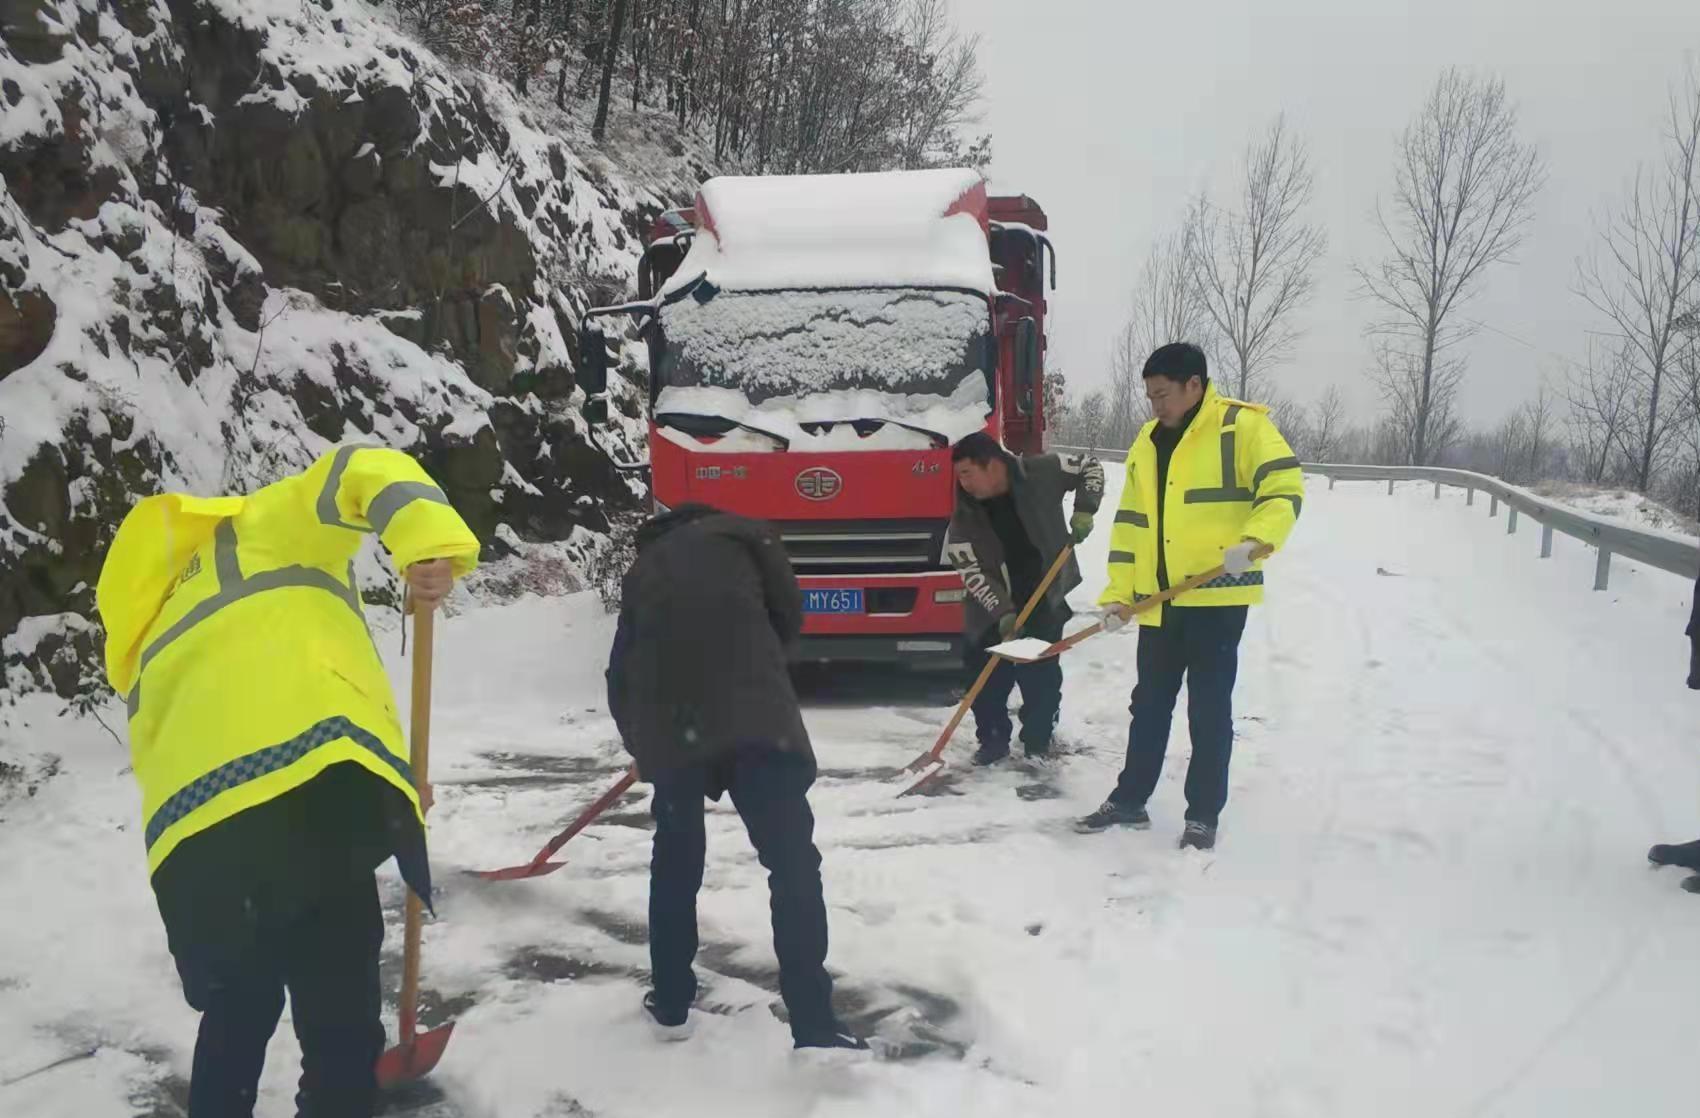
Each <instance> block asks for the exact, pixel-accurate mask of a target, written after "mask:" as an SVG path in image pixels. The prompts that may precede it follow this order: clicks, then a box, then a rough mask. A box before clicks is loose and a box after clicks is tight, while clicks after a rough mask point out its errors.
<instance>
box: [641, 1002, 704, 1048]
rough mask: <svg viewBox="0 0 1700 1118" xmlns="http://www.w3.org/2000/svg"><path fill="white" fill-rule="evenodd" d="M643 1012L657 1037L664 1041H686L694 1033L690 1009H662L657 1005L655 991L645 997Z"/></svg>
mask: <svg viewBox="0 0 1700 1118" xmlns="http://www.w3.org/2000/svg"><path fill="white" fill-rule="evenodd" d="M643 1011H644V1013H645V1015H647V1016H648V1017H649V1023H650V1027H651V1028H652V1029H653V1030H654V1032H655V1035H656V1036H657V1037H659V1038H661V1039H662V1040H684V1039H686V1038H687V1037H689V1036H690V1035H691V1033H692V1032H693V1031H694V1029H693V1026H692V1024H691V1011H690V1010H689V1009H688V1008H687V1009H679V1010H672V1009H662V1008H661V1006H659V1005H658V1004H656V1001H655V991H653V990H651V991H650V992H649V993H647V994H645V995H644V996H643Z"/></svg>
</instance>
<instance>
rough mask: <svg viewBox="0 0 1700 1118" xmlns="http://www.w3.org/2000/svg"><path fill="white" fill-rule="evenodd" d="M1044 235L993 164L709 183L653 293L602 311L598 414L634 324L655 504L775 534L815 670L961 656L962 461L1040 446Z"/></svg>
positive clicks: (588, 373) (1029, 206)
mask: <svg viewBox="0 0 1700 1118" xmlns="http://www.w3.org/2000/svg"><path fill="white" fill-rule="evenodd" d="M1045 226H1046V222H1045V215H1044V212H1043V210H1042V209H1040V207H1039V206H1038V205H1037V203H1035V202H1033V201H1032V200H1031V199H1029V198H1026V197H1024V196H1015V197H990V196H988V194H987V191H986V186H985V183H984V181H983V180H982V179H981V178H980V177H979V175H978V174H977V173H975V172H973V171H965V170H947V171H922V172H900V173H892V174H876V175H824V176H774V177H761V178H718V179H712V180H710V181H709V182H707V183H704V184H703V187H702V189H701V190H700V191H699V193H698V196H697V198H696V203H695V205H694V206H692V207H691V208H689V209H682V210H675V211H670V212H667V213H664V214H662V215H661V217H660V218H659V219H658V220H657V221H656V223H655V226H654V228H653V229H652V231H651V234H650V237H649V242H648V245H647V247H646V250H645V252H644V255H643V258H642V260H641V261H640V264H639V268H638V295H639V301H638V302H636V303H632V304H627V305H625V306H623V307H617V308H601V309H598V310H593V311H591V312H589V313H588V314H587V315H586V322H585V326H584V331H583V335H582V338H581V357H582V360H581V369H580V379H581V383H582V384H583V386H584V387H585V389H586V392H587V399H589V400H591V401H595V399H596V398H597V394H598V393H600V392H603V391H605V389H606V363H607V352H606V348H605V342H604V334H603V332H602V330H601V328H600V325H599V324H598V321H597V320H598V319H602V318H606V317H608V316H618V315H626V316H630V317H631V319H632V320H633V321H634V322H635V323H636V325H637V328H638V330H637V333H638V336H639V337H640V338H641V339H642V341H643V343H644V347H645V351H646V354H647V358H648V385H647V400H646V404H647V414H648V419H649V464H650V476H651V490H652V494H653V498H654V502H655V505H656V508H657V509H658V510H660V509H666V508H676V507H678V506H679V505H682V504H685V503H687V502H697V503H702V504H708V505H712V506H714V507H716V508H720V509H724V510H726V511H728V512H733V513H737V514H740V515H744V516H751V517H756V518H760V519H763V520H767V521H769V522H771V523H772V524H774V526H775V527H776V528H777V529H778V531H779V533H780V536H781V538H782V540H783V541H784V545H785V548H786V552H787V554H788V555H789V557H790V560H791V563H792V565H793V568H794V569H795V571H796V573H797V577H798V581H799V583H800V584H801V586H802V589H803V596H804V610H805V615H806V622H805V626H804V632H803V639H802V643H801V650H800V657H801V658H802V659H804V660H814V661H884V662H896V663H902V664H906V665H911V666H917V667H935V666H937V667H944V666H949V667H955V666H957V665H959V664H960V662H961V657H962V644H963V638H962V601H963V587H962V582H961V579H960V578H959V577H958V575H957V573H956V571H955V570H954V569H953V568H952V567H951V565H950V563H949V561H948V560H947V559H946V558H945V532H946V528H947V526H948V524H949V521H950V516H951V511H952V507H953V503H954V499H955V481H954V476H953V473H952V469H951V463H950V448H951V445H952V444H953V443H955V442H956V441H957V440H959V439H961V438H962V437H963V436H965V435H967V434H969V433H970V432H973V431H987V432H990V433H991V434H993V435H994V436H996V437H998V438H999V439H1001V440H1002V441H1003V442H1004V444H1005V445H1006V446H1008V447H1009V448H1010V449H1011V450H1012V451H1015V452H1016V453H1037V452H1039V451H1040V450H1042V449H1043V445H1044V430H1045V416H1044V400H1045V392H1044V368H1043V362H1044V349H1045V312H1046V306H1047V305H1046V300H1045V292H1046V289H1047V287H1046V283H1047V279H1048V280H1049V281H1050V282H1051V283H1052V284H1054V281H1055V256H1054V253H1053V250H1052V249H1051V247H1050V243H1049V241H1048V240H1047V239H1046V237H1045ZM1047 257H1049V259H1047ZM1047 264H1049V269H1047Z"/></svg>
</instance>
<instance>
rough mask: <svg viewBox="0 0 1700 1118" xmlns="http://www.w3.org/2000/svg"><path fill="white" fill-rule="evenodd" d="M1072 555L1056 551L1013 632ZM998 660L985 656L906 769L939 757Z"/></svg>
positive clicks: (920, 766) (1069, 549) (1071, 548)
mask: <svg viewBox="0 0 1700 1118" xmlns="http://www.w3.org/2000/svg"><path fill="white" fill-rule="evenodd" d="M1073 554H1074V545H1073V544H1069V545H1067V546H1066V547H1064V548H1063V549H1062V550H1061V551H1059V552H1058V553H1057V557H1056V558H1055V559H1054V560H1052V561H1051V569H1050V570H1048V571H1046V572H1045V577H1044V578H1042V579H1040V580H1039V585H1038V588H1037V589H1035V590H1034V591H1033V593H1032V595H1031V596H1030V597H1029V598H1028V599H1027V604H1026V605H1025V606H1022V607H1021V612H1020V613H1018V614H1016V615H1015V630H1014V631H1015V632H1020V631H1021V627H1022V626H1023V625H1025V624H1027V619H1028V618H1029V617H1031V616H1032V615H1033V611H1034V610H1035V609H1037V608H1038V607H1039V603H1040V602H1042V601H1044V600H1045V591H1047V590H1049V589H1050V588H1051V583H1053V582H1055V581H1056V580H1057V575H1058V574H1060V573H1062V569H1063V567H1064V565H1066V564H1067V563H1068V557H1069V556H1070V555H1073ZM1002 661H1003V657H1001V656H999V655H997V654H996V653H993V654H992V655H991V656H989V657H987V658H986V666H985V667H983V668H981V669H980V677H979V678H978V679H976V680H975V681H974V686H972V687H970V688H969V689H968V691H967V693H966V694H964V695H963V696H962V701H961V702H960V703H957V704H956V713H954V714H952V715H951V716H950V721H949V722H947V723H945V727H944V730H943V732H941V733H940V734H939V739H938V740H937V741H935V742H934V743H933V747H932V748H931V749H929V750H927V751H926V752H925V753H923V754H921V755H920V756H919V757H917V758H915V759H914V760H913V761H911V762H909V766H908V768H907V770H906V771H908V772H920V771H921V770H922V769H924V768H926V767H927V766H928V765H930V764H932V763H933V762H934V761H937V760H938V759H939V758H940V757H941V756H943V754H944V747H945V746H947V745H949V744H950V738H951V735H952V734H954V733H956V728H957V727H958V726H960V725H962V720H963V719H964V718H966V717H967V716H968V710H969V708H970V707H972V706H973V705H974V700H975V699H977V698H979V697H980V692H981V691H982V690H984V688H985V686H986V682H987V681H988V680H990V679H991V678H992V673H993V672H995V671H997V668H998V664H1000V663H1001V662H1002Z"/></svg>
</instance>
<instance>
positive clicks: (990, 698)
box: [968, 610, 1072, 753]
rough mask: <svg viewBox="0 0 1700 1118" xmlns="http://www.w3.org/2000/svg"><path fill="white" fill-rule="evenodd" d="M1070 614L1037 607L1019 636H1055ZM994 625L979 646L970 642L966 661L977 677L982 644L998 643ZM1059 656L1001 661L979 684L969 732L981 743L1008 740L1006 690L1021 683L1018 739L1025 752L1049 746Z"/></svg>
mask: <svg viewBox="0 0 1700 1118" xmlns="http://www.w3.org/2000/svg"><path fill="white" fill-rule="evenodd" d="M1070 616H1072V615H1071V614H1070V613H1069V612H1068V611H1067V610H1058V611H1055V612H1051V611H1046V610H1040V611H1035V612H1034V614H1033V616H1032V617H1030V618H1028V619H1027V625H1026V626H1025V627H1024V628H1023V629H1022V631H1021V635H1022V636H1024V637H1038V638H1040V639H1041V640H1047V641H1059V640H1061V639H1062V631H1063V626H1064V625H1065V624H1067V622H1068V619H1069V617H1070ZM996 633H997V630H996V629H994V630H992V634H991V635H990V636H988V637H987V638H985V640H984V641H983V643H982V647H978V648H970V649H969V652H968V667H969V669H970V670H972V671H973V672H974V674H975V677H976V678H978V677H979V673H980V672H981V671H982V670H984V669H985V666H986V660H987V658H988V657H989V656H990V653H988V652H987V651H986V648H987V647H989V646H990V645H991V644H995V643H997V639H998V638H997V636H996ZM1062 686H1063V670H1062V660H1061V659H1060V658H1059V657H1055V656H1053V657H1051V658H1050V659H1049V660H1039V661H1036V662H1034V663H1031V664H1012V663H1008V662H1005V663H1002V664H999V665H998V668H997V670H996V671H994V672H993V673H992V678H990V679H988V680H987V681H986V686H984V687H983V688H981V689H980V694H979V695H978V696H977V697H976V698H975V699H974V708H973V709H974V733H975V736H976V737H977V738H978V739H979V741H980V744H981V745H990V746H1002V747H1005V748H1007V747H1008V746H1009V739H1010V735H1011V733H1012V732H1013V731H1014V728H1015V727H1014V724H1013V723H1011V722H1010V718H1009V694H1010V692H1011V691H1013V690H1015V689H1016V688H1017V687H1020V688H1021V744H1022V746H1023V747H1024V748H1025V749H1026V750H1027V752H1028V753H1043V752H1044V751H1045V750H1047V749H1049V748H1050V746H1051V735H1052V734H1053V733H1054V732H1055V731H1056V728H1057V717H1058V715H1059V714H1060V713H1061V711H1062Z"/></svg>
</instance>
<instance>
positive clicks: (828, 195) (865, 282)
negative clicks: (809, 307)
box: [663, 170, 996, 296]
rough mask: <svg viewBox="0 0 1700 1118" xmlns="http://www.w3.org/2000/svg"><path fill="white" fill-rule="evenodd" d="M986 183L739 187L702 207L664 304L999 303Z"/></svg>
mask: <svg viewBox="0 0 1700 1118" xmlns="http://www.w3.org/2000/svg"><path fill="white" fill-rule="evenodd" d="M988 220H989V219H988V215H987V202H986V183H985V180H984V179H982V178H981V177H980V175H979V173H978V172H976V171H972V170H938V171H891V172H886V173H882V174H864V175H768V176H761V177H738V176H727V177H722V178H714V179H710V180H708V181H707V182H705V183H704V184H703V185H702V189H701V190H700V191H698V193H697V199H696V225H697V230H698V235H697V237H696V239H695V240H694V241H693V242H692V244H691V249H690V252H689V253H688V254H687V255H686V256H685V259H684V261H683V262H682V263H681V264H680V265H679V267H678V269H677V270H676V271H675V272H674V273H673V276H672V278H671V279H670V280H669V281H668V283H667V285H666V287H664V288H663V294H664V295H665V294H668V293H671V292H673V291H677V290H678V289H680V288H682V287H684V286H686V285H688V284H690V283H692V282H694V281H695V280H696V278H697V277H698V276H701V275H704V274H705V273H706V275H707V278H708V281H709V282H710V283H712V284H714V286H715V287H717V288H719V289H721V290H723V291H779V290H795V289H844V288H868V287H950V288H960V289H964V290H968V291H977V292H981V293H983V294H986V295H988V296H989V295H991V294H992V293H993V292H994V291H995V290H996V286H995V283H994V281H993V277H992V264H991V259H990V256H989V254H988V252H987V249H986V231H987V227H988V224H987V223H988Z"/></svg>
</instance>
